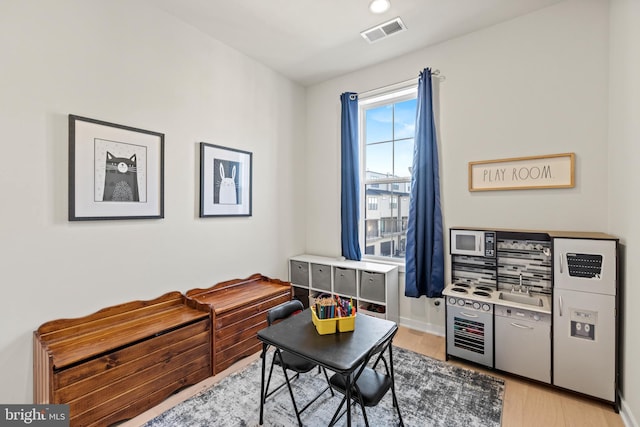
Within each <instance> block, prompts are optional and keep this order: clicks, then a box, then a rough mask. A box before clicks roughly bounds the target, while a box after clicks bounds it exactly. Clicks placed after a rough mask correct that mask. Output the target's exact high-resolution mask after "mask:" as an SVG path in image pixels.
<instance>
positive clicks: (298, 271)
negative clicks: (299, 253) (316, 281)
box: [290, 260, 309, 287]
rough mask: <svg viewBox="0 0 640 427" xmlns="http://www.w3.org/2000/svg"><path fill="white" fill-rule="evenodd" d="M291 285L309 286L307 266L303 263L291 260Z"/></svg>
mask: <svg viewBox="0 0 640 427" xmlns="http://www.w3.org/2000/svg"><path fill="white" fill-rule="evenodd" d="M290 280H291V283H293V284H295V285H300V286H305V287H306V286H309V264H308V263H306V262H303V261H294V260H291V279H290Z"/></svg>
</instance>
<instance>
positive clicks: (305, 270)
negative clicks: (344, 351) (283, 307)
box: [289, 254, 399, 322]
mask: <svg viewBox="0 0 640 427" xmlns="http://www.w3.org/2000/svg"><path fill="white" fill-rule="evenodd" d="M289 281H290V282H291V284H292V285H293V286H294V288H295V291H294V294H295V295H296V297H298V298H300V300H301V301H302V302H303V303H304V304H305V306H307V305H308V304H309V297H312V298H313V297H314V296H315V295H318V294H321V293H330V294H334V295H340V296H342V297H349V298H353V300H354V303H357V304H358V305H357V306H358V308H361V307H367V306H369V305H371V304H375V305H377V306H382V307H383V308H384V310H380V311H377V312H375V314H374V315H375V316H376V317H383V318H386V319H389V320H393V321H394V322H397V321H398V318H399V301H398V267H397V266H394V265H389V264H380V263H374V262H367V261H349V260H339V259H336V258H330V257H323V256H318V255H308V254H303V255H297V256H294V257H292V258H290V259H289ZM363 313H366V314H370V313H369V312H368V311H367V310H364V309H363ZM371 313H374V312H371Z"/></svg>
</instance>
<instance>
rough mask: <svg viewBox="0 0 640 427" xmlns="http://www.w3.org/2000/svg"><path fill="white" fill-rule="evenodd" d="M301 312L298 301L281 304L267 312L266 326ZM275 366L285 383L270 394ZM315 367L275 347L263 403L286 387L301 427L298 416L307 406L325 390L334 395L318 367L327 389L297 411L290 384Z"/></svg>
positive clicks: (313, 364)
mask: <svg viewBox="0 0 640 427" xmlns="http://www.w3.org/2000/svg"><path fill="white" fill-rule="evenodd" d="M302 310H304V306H303V305H302V302H300V301H299V300H291V301H287V302H285V303H283V304H280V305H279V306H277V307H274V308H272V309H271V310H269V312H267V324H268V325H269V326H271V325H272V324H273V323H274V322H276V321H277V320H281V319H286V318H287V317H289V316H291V315H293V314H297V312H300V311H302ZM275 365H280V366H281V367H282V372H283V373H284V378H285V382H283V383H282V384H280V385H279V386H278V387H276V388H275V389H273V390H272V391H271V392H269V384H270V383H271V374H272V373H273V367H274V366H275ZM316 366H317V365H316V364H315V363H313V362H310V361H309V360H307V359H305V358H303V357H300V356H297V355H295V354H293V353H290V352H288V351H285V350H280V349H279V348H277V347H276V349H275V351H274V354H273V359H272V360H271V368H270V369H269V378H268V379H267V387H266V389H265V395H264V402H266V401H267V398H268V397H269V396H271V395H272V394H273V393H275V392H277V391H278V390H280V389H281V388H282V387H284V386H285V385H286V386H287V387H288V388H289V394H290V395H291V402H293V409H294V410H295V412H296V417H297V418H298V423H299V424H300V426H302V421H301V420H300V414H301V413H302V412H304V410H305V409H307V408H308V407H309V405H311V404H312V403H313V402H315V401H316V400H318V398H319V397H320V396H322V394H323V393H324V392H325V391H327V390H330V391H331V395H332V396H333V395H334V393H333V390H332V389H331V387H330V386H329V385H328V384H329V376H328V375H327V371H326V370H325V368H324V367H322V368H321V367H320V366H318V372H320V370H322V372H323V373H324V376H325V378H326V380H327V387H325V388H324V389H323V390H322V391H321V392H320V393H319V394H318V395H317V396H316V397H314V398H313V399H312V400H311V401H310V402H309V403H307V404H306V405H305V406H304V407H303V408H302V409H301V410H299V411H298V406H297V405H296V400H295V398H294V397H293V390H292V388H291V382H292V381H293V380H295V379H296V378H298V377H299V376H300V374H304V373H306V372H309V371H311V370H312V369H313V368H315V367H316ZM287 371H293V372H295V375H294V376H293V377H291V378H289V375H288V374H287Z"/></svg>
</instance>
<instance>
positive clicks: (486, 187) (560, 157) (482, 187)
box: [469, 153, 575, 191]
mask: <svg viewBox="0 0 640 427" xmlns="http://www.w3.org/2000/svg"><path fill="white" fill-rule="evenodd" d="M573 187H575V153H562V154H548V155H543V156H530V157H514V158H508V159H498V160H483V161H476V162H469V191H492V190H531V189H545V188H573Z"/></svg>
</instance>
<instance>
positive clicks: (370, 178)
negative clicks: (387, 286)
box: [359, 86, 416, 261]
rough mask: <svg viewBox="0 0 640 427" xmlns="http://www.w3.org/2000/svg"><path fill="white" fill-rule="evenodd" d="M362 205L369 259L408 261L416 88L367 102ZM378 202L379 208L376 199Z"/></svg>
mask: <svg viewBox="0 0 640 427" xmlns="http://www.w3.org/2000/svg"><path fill="white" fill-rule="evenodd" d="M359 109H360V147H361V150H362V151H361V159H362V161H361V167H362V169H363V170H362V172H361V177H362V178H361V190H360V193H361V195H362V196H361V197H362V200H361V205H364V206H365V207H366V209H364V219H363V220H362V224H361V229H363V230H364V233H361V235H362V236H364V242H361V243H360V245H361V247H363V246H364V247H365V248H366V251H365V254H366V255H367V256H373V257H384V258H391V259H394V260H396V261H403V260H404V256H405V252H404V251H405V242H406V235H407V216H408V214H409V195H410V192H411V167H412V164H413V140H414V134H415V119H416V86H412V87H410V88H406V87H405V88H404V89H402V90H399V91H396V92H391V93H386V94H383V95H381V96H376V97H370V98H362V99H360V100H359ZM374 199H375V203H373V200H374Z"/></svg>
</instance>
